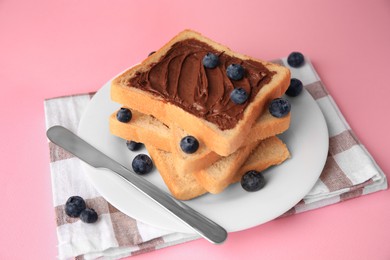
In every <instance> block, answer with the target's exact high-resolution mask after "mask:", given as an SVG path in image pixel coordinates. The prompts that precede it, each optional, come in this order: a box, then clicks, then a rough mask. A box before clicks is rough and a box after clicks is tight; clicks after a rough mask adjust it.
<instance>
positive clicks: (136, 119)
mask: <svg viewBox="0 0 390 260" xmlns="http://www.w3.org/2000/svg"><path fill="white" fill-rule="evenodd" d="M115 115H116V113H114V114H112V115H111V117H110V132H111V133H112V134H113V135H116V136H118V137H120V138H122V139H125V140H132V141H136V142H141V143H144V144H145V145H151V146H153V147H155V148H157V149H159V150H163V151H166V152H171V153H173V154H174V156H173V158H174V160H175V164H176V168H177V169H179V170H180V171H184V172H194V171H199V170H201V169H203V168H205V167H208V166H209V165H211V164H212V163H214V162H215V161H217V160H218V159H220V157H221V156H220V155H218V154H217V153H215V152H213V151H211V150H210V149H209V148H208V147H206V145H205V144H204V142H203V141H202V140H199V138H198V140H199V141H200V146H199V149H198V150H197V151H196V152H195V153H193V154H186V153H184V152H183V151H182V150H181V148H180V145H179V143H180V140H181V139H182V138H183V137H184V136H187V135H188V133H186V132H185V131H184V130H182V129H181V128H179V127H177V126H173V127H171V128H170V127H168V126H167V125H164V124H163V123H161V122H160V121H158V120H157V119H156V118H154V117H152V116H148V115H144V114H142V113H140V112H137V111H133V118H132V120H131V121H130V122H128V123H122V122H119V121H118V120H117V119H116V117H115ZM289 125H290V114H288V115H287V116H286V117H283V118H276V117H273V116H272V115H271V114H270V113H269V111H268V110H267V111H266V112H265V113H264V114H263V115H262V116H260V117H259V118H258V119H257V120H256V122H255V124H254V125H253V126H252V128H251V131H250V133H249V135H248V137H247V139H246V140H245V142H244V144H243V146H247V145H249V144H250V143H251V142H255V141H258V140H263V139H266V138H267V137H270V136H274V135H277V134H280V133H282V132H284V131H285V130H287V129H288V127H289Z"/></svg>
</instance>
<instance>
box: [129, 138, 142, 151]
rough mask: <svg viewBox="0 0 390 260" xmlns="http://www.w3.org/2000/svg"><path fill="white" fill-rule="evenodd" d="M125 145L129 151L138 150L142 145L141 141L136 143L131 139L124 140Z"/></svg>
mask: <svg viewBox="0 0 390 260" xmlns="http://www.w3.org/2000/svg"><path fill="white" fill-rule="evenodd" d="M126 145H127V148H128V149H129V150H130V151H138V150H139V149H141V147H142V143H138V142H135V141H131V140H128V141H126Z"/></svg>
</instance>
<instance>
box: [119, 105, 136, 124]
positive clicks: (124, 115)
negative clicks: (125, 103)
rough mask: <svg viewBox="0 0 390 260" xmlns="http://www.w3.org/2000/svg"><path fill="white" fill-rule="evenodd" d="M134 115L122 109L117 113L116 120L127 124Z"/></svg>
mask: <svg viewBox="0 0 390 260" xmlns="http://www.w3.org/2000/svg"><path fill="white" fill-rule="evenodd" d="M132 116H133V115H132V113H131V111H130V109H128V108H124V107H122V108H121V109H119V111H118V113H116V119H118V121H120V122H122V123H127V122H129V121H130V120H131V117H132Z"/></svg>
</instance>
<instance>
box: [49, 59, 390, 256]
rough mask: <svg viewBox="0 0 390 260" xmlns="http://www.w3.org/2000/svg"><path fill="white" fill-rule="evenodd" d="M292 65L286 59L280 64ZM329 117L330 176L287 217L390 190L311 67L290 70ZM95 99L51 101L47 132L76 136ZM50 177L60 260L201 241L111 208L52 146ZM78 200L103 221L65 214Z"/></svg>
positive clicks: (78, 169) (70, 160) (65, 155)
mask: <svg viewBox="0 0 390 260" xmlns="http://www.w3.org/2000/svg"><path fill="white" fill-rule="evenodd" d="M276 62H278V63H280V64H284V65H285V66H287V65H286V64H287V63H286V59H281V60H277V61H276ZM290 69H291V72H292V77H295V78H298V79H300V80H301V81H302V82H303V84H304V86H305V88H306V90H307V91H308V92H309V93H310V94H311V95H312V96H313V98H314V99H315V100H316V102H317V104H318V105H319V107H320V109H321V111H322V112H323V114H324V116H325V119H326V122H327V125H328V130H329V153H328V158H327V161H326V164H325V167H324V170H323V172H322V174H321V176H320V178H319V179H318V181H317V183H316V184H315V185H314V187H313V188H312V190H311V191H310V192H309V194H307V195H306V196H305V197H304V198H303V199H302V201H301V202H299V203H298V204H297V205H296V206H294V207H293V208H292V209H291V210H289V211H288V212H286V213H285V214H284V216H287V215H291V214H296V213H300V212H304V211H307V210H311V209H315V208H319V207H323V206H326V205H330V204H334V203H338V202H341V201H344V200H347V199H350V198H355V197H359V196H361V195H365V194H369V193H372V192H375V191H379V190H384V189H386V188H387V180H386V177H385V175H384V174H383V172H382V171H381V169H380V168H379V167H378V165H377V164H376V163H375V161H374V160H373V158H372V157H371V156H370V154H369V153H368V152H367V150H366V149H365V147H364V146H363V145H362V144H361V143H360V142H359V140H358V138H357V137H356V136H355V135H354V133H353V132H352V130H351V128H350V127H349V125H348V124H347V122H346V121H345V119H344V117H343V116H342V114H341V112H340V110H339V109H338V107H337V105H336V104H335V102H334V100H333V99H332V97H331V96H330V95H329V93H328V92H327V90H326V88H325V87H324V85H323V83H322V82H321V80H320V78H319V77H318V75H317V73H316V72H315V70H314V68H313V66H312V65H311V63H310V62H309V61H308V60H306V63H305V65H304V66H303V67H300V68H298V69H295V68H290ZM92 97H93V93H88V94H82V95H72V96H66V97H59V98H53V99H47V100H45V102H44V106H45V115H46V126H47V128H49V127H51V126H53V125H62V126H65V127H67V128H69V129H70V130H72V131H73V132H77V126H78V123H79V120H80V118H81V116H82V113H83V111H84V109H85V108H86V107H87V106H88V103H89V101H90V99H91V98H92ZM49 148H50V171H51V178H52V190H53V201H54V210H55V215H56V222H57V236H58V250H59V255H58V257H59V258H60V259H69V258H75V257H76V259H96V258H99V259H119V258H123V257H126V256H130V255H136V254H141V253H145V252H149V251H153V250H156V249H159V248H163V247H167V246H170V245H176V244H180V243H184V242H187V241H191V240H194V239H198V238H199V236H197V235H192V234H183V233H175V232H170V231H166V230H161V229H157V228H154V227H152V226H149V225H146V224H144V223H142V222H141V221H138V220H135V219H133V218H130V217H128V216H126V215H125V214H123V213H122V212H120V211H119V210H118V209H116V208H114V207H113V206H112V205H110V204H109V203H108V202H107V201H106V200H105V199H104V198H102V197H101V195H99V194H98V193H97V191H96V190H95V189H94V187H93V186H92V185H91V184H90V183H89V182H88V181H87V180H86V179H85V178H84V175H83V170H82V167H81V162H80V161H79V160H78V159H77V158H75V157H73V156H72V155H71V154H69V153H67V152H66V151H64V150H63V149H61V148H59V147H58V146H56V145H54V144H52V143H51V142H49ZM73 195H79V196H81V197H83V198H84V199H86V203H87V206H88V207H91V208H94V209H95V210H96V212H97V213H98V215H99V220H98V221H97V222H96V223H94V224H86V223H83V222H81V221H80V220H79V219H77V218H70V217H68V216H66V215H65V214H64V204H65V202H66V200H67V199H68V198H69V197H70V196H73Z"/></svg>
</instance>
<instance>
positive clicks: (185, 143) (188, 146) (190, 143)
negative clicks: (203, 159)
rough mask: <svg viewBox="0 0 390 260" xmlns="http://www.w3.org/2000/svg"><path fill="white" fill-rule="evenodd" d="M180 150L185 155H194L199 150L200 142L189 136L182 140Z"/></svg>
mask: <svg viewBox="0 0 390 260" xmlns="http://www.w3.org/2000/svg"><path fill="white" fill-rule="evenodd" d="M180 148H181V149H182V150H183V152H185V153H194V152H196V150H198V148H199V142H198V140H196V138H195V137H193V136H191V135H188V136H185V137H183V138H182V139H181V141H180Z"/></svg>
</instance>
